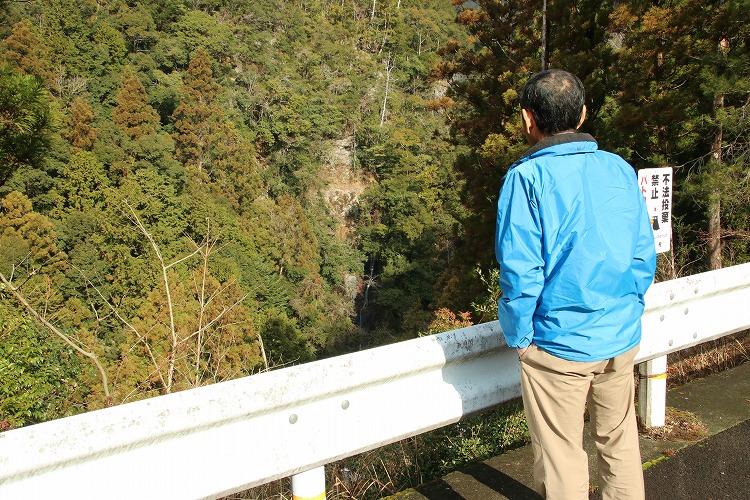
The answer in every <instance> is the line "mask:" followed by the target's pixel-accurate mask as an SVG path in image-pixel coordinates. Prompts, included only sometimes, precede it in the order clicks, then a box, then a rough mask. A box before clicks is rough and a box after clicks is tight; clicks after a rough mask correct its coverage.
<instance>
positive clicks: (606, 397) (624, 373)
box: [521, 344, 645, 500]
mask: <svg viewBox="0 0 750 500" xmlns="http://www.w3.org/2000/svg"><path fill="white" fill-rule="evenodd" d="M637 352H638V347H636V348H634V349H632V350H630V351H628V352H626V353H624V354H621V355H619V356H616V357H614V358H612V359H608V360H604V361H597V362H590V363H589V362H578V361H567V360H564V359H561V358H558V357H556V356H553V355H551V354H549V353H547V352H545V351H543V350H542V349H539V348H538V347H537V346H535V345H533V344H532V345H531V346H530V347H529V349H528V350H527V351H526V352H525V353H524V355H523V357H522V358H521V391H522V394H523V405H524V411H525V413H526V419H527V421H528V424H529V431H530V432H531V443H532V448H533V450H534V489H536V491H537V492H538V493H539V494H540V495H542V497H544V498H546V499H549V500H551V499H564V500H574V499H588V498H589V467H588V457H587V455H586V452H585V451H584V449H583V427H584V421H583V419H584V411H585V408H586V404H587V403H588V409H589V415H590V417H591V423H590V425H591V436H592V437H593V439H594V441H595V443H596V450H597V459H598V465H599V479H600V487H601V490H602V496H603V499H604V500H607V499H617V500H621V499H639V500H643V498H644V497H645V493H644V488H643V469H642V465H641V454H640V449H639V441H638V426H637V423H636V416H635V408H634V405H633V398H634V395H635V394H634V393H635V389H634V386H633V359H634V358H635V355H636V353H637Z"/></svg>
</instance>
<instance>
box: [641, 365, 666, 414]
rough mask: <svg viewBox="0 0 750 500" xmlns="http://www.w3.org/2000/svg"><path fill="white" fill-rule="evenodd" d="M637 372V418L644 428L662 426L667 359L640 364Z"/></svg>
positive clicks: (664, 408)
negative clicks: (638, 379)
mask: <svg viewBox="0 0 750 500" xmlns="http://www.w3.org/2000/svg"><path fill="white" fill-rule="evenodd" d="M638 371H639V373H640V381H639V384H638V418H639V419H640V421H641V424H643V425H645V426H646V427H660V426H663V425H664V423H665V421H666V410H667V357H666V356H659V357H658V358H654V359H652V360H650V361H646V362H645V363H641V364H640V365H638Z"/></svg>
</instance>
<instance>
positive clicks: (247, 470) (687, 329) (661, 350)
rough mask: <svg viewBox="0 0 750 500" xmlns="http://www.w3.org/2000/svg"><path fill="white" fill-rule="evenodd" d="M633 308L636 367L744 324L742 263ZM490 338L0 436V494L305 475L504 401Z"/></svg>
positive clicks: (248, 483) (671, 287)
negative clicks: (638, 322)
mask: <svg viewBox="0 0 750 500" xmlns="http://www.w3.org/2000/svg"><path fill="white" fill-rule="evenodd" d="M646 304H647V310H646V314H645V315H644V317H643V327H644V336H643V341H642V344H641V352H640V354H639V355H638V357H637V359H636V361H637V362H643V361H648V360H652V359H655V358H659V357H663V356H665V355H666V354H668V353H670V352H674V351H677V350H680V349H684V348H686V347H690V346H692V345H696V344H699V343H701V342H705V341H708V340H712V339H715V338H718V337H721V336H723V335H728V334H731V333H734V332H737V331H740V330H743V329H746V328H749V327H750V263H749V264H743V265H740V266H734V267H731V268H726V269H722V270H719V271H712V272H709V273H703V274H699V275H693V276H690V277H686V278H681V279H677V280H672V281H668V282H662V283H657V284H655V285H653V286H652V287H651V288H650V289H649V292H648V294H647V296H646ZM501 339H502V335H501V331H500V326H499V324H498V323H497V322H492V323H485V324H481V325H476V326H471V327H468V328H463V329H460V330H454V331H450V332H444V333H441V334H438V335H434V336H430V337H423V338H419V339H414V340H409V341H406V342H400V343H397V344H392V345H388V346H384V347H379V348H375V349H369V350H366V351H361V352H357V353H353V354H347V355H343V356H338V357H335V358H330V359H325V360H321V361H316V362H312V363H307V364H304V365H299V366H294V367H289V368H285V369H282V370H278V371H273V372H268V373H262V374H258V375H253V376H251V377H246V378H243V379H238V380H233V381H229V382H223V383H219V384H215V385H211V386H206V387H201V388H197V389H193V390H188V391H184V392H179V393H174V394H169V395H166V396H160V397H156V398H152V399H148V400H144V401H137V402H134V403H128V404H124V405H120V406H116V407H113V408H107V409H104V410H97V411H93V412H89V413H86V414H82V415H77V416H73V417H68V418H64V419H60V420H55V421H51V422H45V423H41V424H37V425H33V426H29V427H25V428H21V429H15V430H11V431H7V432H4V433H0V498H1V499H21V498H24V499H25V498H32V499H36V498H56V499H66V498H70V499H86V498H108V499H117V498H122V499H133V498H139V499H148V498H159V499H168V498H175V499H187V498H218V497H221V496H225V495H228V494H230V493H233V492H237V491H242V490H244V489H247V488H250V487H253V486H257V485H260V484H264V483H266V482H269V481H272V480H274V479H278V478H282V477H287V476H290V475H294V474H297V473H300V472H303V471H306V470H309V469H314V468H316V467H320V466H321V465H324V464H326V463H330V462H333V461H335V460H338V459H341V458H344V457H347V456H352V455H356V454H358V453H362V452H364V451H367V450H370V449H373V448H377V447H380V446H383V445H385V444H388V443H392V442H396V441H398V440H401V439H403V438H405V437H408V436H413V435H416V434H420V433H423V432H426V431H429V430H432V429H435V428H438V427H441V426H444V425H447V424H450V423H452V422H456V421H458V420H460V419H461V418H462V417H464V416H466V415H469V414H472V413H476V412H479V411H483V410H486V409H489V408H492V407H494V406H496V405H498V404H501V403H503V402H507V401H510V400H512V399H515V398H517V397H518V396H519V395H520V382H519V375H518V360H517V357H516V354H515V352H514V350H512V349H509V348H508V347H507V346H505V345H504V343H503V342H502V340H501ZM103 488H106V489H105V490H103Z"/></svg>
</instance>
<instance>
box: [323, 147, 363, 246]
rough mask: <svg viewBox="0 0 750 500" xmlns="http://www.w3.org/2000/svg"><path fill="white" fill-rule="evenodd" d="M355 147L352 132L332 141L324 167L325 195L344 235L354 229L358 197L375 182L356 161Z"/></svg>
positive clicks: (343, 236)
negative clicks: (353, 220)
mask: <svg viewBox="0 0 750 500" xmlns="http://www.w3.org/2000/svg"><path fill="white" fill-rule="evenodd" d="M354 147H355V145H354V136H353V135H350V136H347V137H345V138H343V139H340V140H338V141H333V142H332V143H331V149H330V152H329V155H328V158H327V161H326V162H325V164H324V165H323V168H322V169H321V176H322V178H323V180H324V181H325V182H326V185H327V186H326V188H325V189H324V190H323V195H324V197H325V201H326V204H327V205H328V208H329V209H330V210H331V213H332V214H334V216H335V217H336V218H337V219H339V220H340V222H341V233H340V236H341V237H342V238H344V239H345V238H346V237H347V236H348V233H349V231H350V229H351V216H352V215H356V211H357V209H358V206H359V197H360V195H361V194H362V193H363V192H364V190H365V188H366V187H367V186H368V185H369V184H370V183H371V182H372V179H368V178H367V177H366V176H365V175H364V172H363V171H362V169H360V168H358V167H357V166H356V165H355V159H354Z"/></svg>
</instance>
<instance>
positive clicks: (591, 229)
mask: <svg viewBox="0 0 750 500" xmlns="http://www.w3.org/2000/svg"><path fill="white" fill-rule="evenodd" d="M584 97H585V95H584V88H583V84H582V83H581V81H580V80H579V79H578V78H577V77H576V76H575V75H572V74H570V73H568V72H565V71H561V70H548V71H543V72H541V73H538V74H536V75H534V76H533V77H532V78H531V79H530V80H529V81H528V82H527V83H526V85H525V86H524V87H523V89H522V91H521V95H520V104H521V108H522V109H521V118H522V120H523V130H524V133H525V135H526V137H527V139H528V142H529V144H530V145H531V149H529V150H528V151H526V153H524V155H523V157H522V158H521V159H520V160H518V161H517V162H516V163H514V164H513V165H512V166H511V167H510V169H509V171H508V173H507V175H506V176H505V181H504V183H503V188H502V190H501V192H500V199H499V202H498V212H497V228H496V240H495V253H496V256H497V259H498V262H499V263H500V286H501V288H502V291H503V295H502V297H501V298H500V300H499V301H498V313H499V314H498V315H499V319H500V324H501V326H502V328H503V333H504V335H505V339H506V342H507V343H508V345H509V346H510V347H515V348H517V349H518V355H519V358H520V360H521V389H522V394H523V403H524V410H525V413H526V418H527V421H528V424H529V430H530V433H531V442H532V447H533V450H534V484H535V489H536V490H537V492H538V493H539V494H540V495H542V497H544V498H547V499H558V498H559V499H565V500H571V499H587V498H588V490H589V475H588V458H587V455H586V452H585V451H584V450H583V446H582V442H583V427H584V412H585V408H586V405H587V404H588V410H589V415H590V418H591V423H590V426H591V435H592V436H593V438H594V440H595V442H596V448H597V458H598V465H599V476H600V486H601V490H602V494H603V497H604V498H605V499H615V498H616V499H619V500H622V499H643V498H644V489H643V473H642V468H641V457H640V450H639V446H638V429H637V424H636V416H635V409H634V405H633V399H634V387H633V359H634V357H635V355H636V353H637V351H638V345H639V343H640V339H641V323H640V319H641V315H642V313H643V309H644V294H645V293H646V290H647V289H648V287H649V285H650V284H651V282H652V281H653V278H654V272H655V268H656V253H655V249H654V240H653V230H652V228H651V225H650V222H649V218H648V214H647V211H646V207H645V201H644V199H643V197H642V195H641V192H640V189H639V188H638V182H637V178H636V174H635V171H634V170H633V168H632V167H631V166H630V165H628V163H626V162H625V161H624V160H623V159H622V158H620V157H619V156H617V155H614V154H611V153H607V152H604V151H601V150H599V149H598V148H597V144H596V141H595V140H594V138H593V137H592V136H590V135H589V134H583V133H578V132H577V129H578V128H579V127H580V126H581V124H582V123H583V121H584V119H585V118H586V106H585V105H584Z"/></svg>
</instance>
